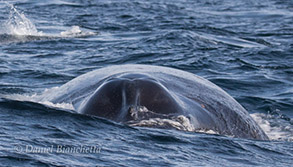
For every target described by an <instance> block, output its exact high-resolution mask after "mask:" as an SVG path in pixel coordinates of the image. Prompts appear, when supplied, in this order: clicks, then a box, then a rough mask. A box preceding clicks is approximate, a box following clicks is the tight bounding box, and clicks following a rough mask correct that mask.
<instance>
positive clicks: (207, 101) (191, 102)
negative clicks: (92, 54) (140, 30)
mask: <svg viewBox="0 0 293 167" xmlns="http://www.w3.org/2000/svg"><path fill="white" fill-rule="evenodd" d="M39 98H40V99H39V100H47V101H51V102H53V103H64V102H65V103H72V104H73V106H74V109H75V110H76V111H77V112H79V113H81V114H87V115H94V116H98V117H103V118H106V119H110V120H113V121H116V122H122V123H126V124H129V125H134V126H148V127H158V128H170V127H175V128H177V129H181V130H187V131H209V130H212V131H214V132H216V133H218V134H220V135H228V136H234V137H239V138H248V139H260V140H267V139H268V137H267V135H266V134H265V133H264V132H263V130H262V129H261V128H260V127H259V126H258V125H257V124H256V122H255V121H254V120H253V119H252V118H251V117H250V116H249V114H248V112H247V111H246V110H245V109H244V108H243V107H242V106H241V105H240V104H239V103H238V102H237V101H236V100H235V99H233V98H232V97H231V96H230V95H228V94H227V93H226V92H225V91H223V90H222V89H221V88H219V87H218V86H216V85H215V84H213V83H211V82H210V81H208V80H206V79H203V78H201V77H199V76H196V75H194V74H191V73H188V72H184V71H181V70H177V69H172V68H168V67H160V66H152V65H115V66H110V67H105V68H101V69H98V70H95V71H92V72H89V73H87V74H84V75H81V76H79V77H77V78H75V79H73V80H71V81H69V82H68V83H66V84H64V85H63V86H61V87H59V88H57V89H54V90H53V91H51V92H50V91H49V92H47V93H45V94H43V95H41V96H40V97H39ZM174 122H175V123H174ZM172 123H173V124H172ZM185 124H188V125H189V126H185Z"/></svg>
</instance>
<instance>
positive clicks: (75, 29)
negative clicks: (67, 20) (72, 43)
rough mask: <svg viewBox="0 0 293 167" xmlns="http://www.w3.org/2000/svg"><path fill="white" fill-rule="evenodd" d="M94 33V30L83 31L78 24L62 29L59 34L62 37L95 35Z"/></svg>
mask: <svg viewBox="0 0 293 167" xmlns="http://www.w3.org/2000/svg"><path fill="white" fill-rule="evenodd" d="M95 34H96V33H94V32H90V31H89V32H85V31H82V30H81V29H80V27H79V26H72V27H71V28H70V29H68V30H66V31H62V32H61V33H60V35H61V36H62V37H83V36H90V35H95Z"/></svg>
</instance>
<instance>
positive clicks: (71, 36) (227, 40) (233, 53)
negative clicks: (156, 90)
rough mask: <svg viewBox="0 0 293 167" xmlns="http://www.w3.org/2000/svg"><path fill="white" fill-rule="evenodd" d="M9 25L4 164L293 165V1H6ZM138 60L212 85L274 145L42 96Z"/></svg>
mask: <svg viewBox="0 0 293 167" xmlns="http://www.w3.org/2000/svg"><path fill="white" fill-rule="evenodd" d="M0 25H1V26H0V94H1V100H0V125H1V128H0V162H1V163H0V164H1V166H141V165H143V166H150V165H153V166H292V164H293V143H292V141H293V1H289V0H288V1H281V0H265V1H263V0H253V1H252V0H206V1H203V0H193V1H192V0H177V1H167V0H162V1H155V0H150V1H147V2H146V1H140V0H135V1H130V0H125V1H119V0H117V1H86V0H72V1H69V0H66V1H62V0H53V1H31V0H26V1H0ZM127 63H135V64H151V65H160V66H167V67H173V68H176V69H181V70H184V71H188V72H191V73H194V74H197V75H199V76H202V77H204V78H207V79H209V80H210V81H212V82H213V83H215V84H217V85H219V86H220V87H221V88H223V89H224V90H225V91H227V92H228V93H229V94H230V95H231V96H233V97H234V98H235V99H236V100H237V101H238V102H239V103H241V104H242V105H243V106H244V107H245V108H246V109H247V110H248V112H249V113H250V115H251V116H252V117H253V118H254V119H255V120H256V122H257V123H258V124H259V125H260V126H261V127H262V128H263V130H264V131H265V132H266V133H267V135H268V136H269V138H270V141H256V140H247V139H239V138H232V137H227V136H219V135H213V134H204V133H191V132H183V131H177V130H166V129H154V128H142V127H129V126H126V125H123V124H117V123H113V122H110V121H107V120H103V119H99V118H94V117H89V116H84V115H79V114H76V113H74V111H72V109H71V107H70V104H53V103H51V102H42V103H40V102H37V101H32V100H31V99H33V97H34V96H35V95H36V94H42V93H46V92H44V91H46V90H48V89H50V88H52V87H58V86H61V85H63V84H64V83H66V82H68V81H70V80H71V79H73V78H75V77H77V76H79V75H81V74H84V73H86V72H89V71H92V70H94V69H98V68H101V67H105V66H109V65H113V64H127ZM4 97H5V98H4ZM7 97H9V98H7ZM61 148H62V149H61ZM66 149H67V150H66ZM70 149H71V150H70ZM73 149H76V150H77V151H76V150H75V151H74V150H73ZM86 150H87V151H86Z"/></svg>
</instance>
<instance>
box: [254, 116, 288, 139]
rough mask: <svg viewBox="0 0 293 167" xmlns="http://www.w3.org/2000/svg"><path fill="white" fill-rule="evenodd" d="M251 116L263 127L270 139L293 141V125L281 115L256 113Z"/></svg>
mask: <svg viewBox="0 0 293 167" xmlns="http://www.w3.org/2000/svg"><path fill="white" fill-rule="evenodd" d="M250 116H251V117H252V118H253V119H254V120H255V121H256V122H257V124H258V125H259V126H260V127H261V128H262V129H263V131H264V132H265V133H266V134H267V136H268V137H269V139H270V140H283V141H293V125H292V124H291V123H290V121H286V120H284V119H282V118H281V117H280V116H276V115H270V114H263V113H254V114H250Z"/></svg>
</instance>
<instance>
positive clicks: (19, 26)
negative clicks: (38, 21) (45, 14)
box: [3, 2, 42, 36]
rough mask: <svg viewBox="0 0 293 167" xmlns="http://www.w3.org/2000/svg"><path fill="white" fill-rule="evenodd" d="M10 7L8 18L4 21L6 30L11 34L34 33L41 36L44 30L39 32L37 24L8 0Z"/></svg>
mask: <svg viewBox="0 0 293 167" xmlns="http://www.w3.org/2000/svg"><path fill="white" fill-rule="evenodd" d="M6 5H7V6H9V7H10V13H9V18H8V20H7V21H6V22H5V23H4V26H3V27H4V32H5V33H6V34H10V35H21V36H24V35H34V36H41V35H42V32H38V30H37V28H36V26H35V25H34V24H33V23H32V22H31V21H30V20H29V19H28V18H27V17H26V16H25V15H24V13H22V12H19V11H18V10H17V9H16V8H15V7H14V6H13V5H12V4H9V3H7V2H6Z"/></svg>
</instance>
